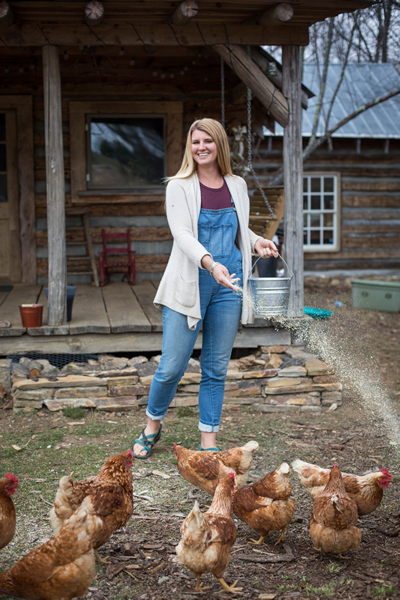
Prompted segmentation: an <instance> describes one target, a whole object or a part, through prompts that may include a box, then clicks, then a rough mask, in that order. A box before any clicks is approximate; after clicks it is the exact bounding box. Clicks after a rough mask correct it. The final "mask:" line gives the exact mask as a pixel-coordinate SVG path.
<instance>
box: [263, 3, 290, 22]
mask: <svg viewBox="0 0 400 600" xmlns="http://www.w3.org/2000/svg"><path fill="white" fill-rule="evenodd" d="M293 12H294V11H293V6H292V5H291V4H288V3H287V2H281V3H280V4H277V5H276V6H272V7H271V8H268V9H267V10H266V11H265V12H263V13H262V15H261V16H260V17H259V19H258V24H259V25H262V26H263V27H279V26H280V25H284V24H285V23H287V22H288V21H290V19H291V18H292V17H293Z"/></svg>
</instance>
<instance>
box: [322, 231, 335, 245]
mask: <svg viewBox="0 0 400 600" xmlns="http://www.w3.org/2000/svg"><path fill="white" fill-rule="evenodd" d="M323 243H324V244H333V229H324V242H323Z"/></svg>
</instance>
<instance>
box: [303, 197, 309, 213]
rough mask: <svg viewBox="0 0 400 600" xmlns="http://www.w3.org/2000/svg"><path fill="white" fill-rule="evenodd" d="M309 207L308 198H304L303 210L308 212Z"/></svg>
mask: <svg viewBox="0 0 400 600" xmlns="http://www.w3.org/2000/svg"><path fill="white" fill-rule="evenodd" d="M307 208H308V205H307V196H303V210H307Z"/></svg>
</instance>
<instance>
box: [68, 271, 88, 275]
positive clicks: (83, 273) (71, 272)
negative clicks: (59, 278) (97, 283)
mask: <svg viewBox="0 0 400 600" xmlns="http://www.w3.org/2000/svg"><path fill="white" fill-rule="evenodd" d="M67 275H68V276H69V275H93V271H68V273H67Z"/></svg>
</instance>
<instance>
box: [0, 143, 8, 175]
mask: <svg viewBox="0 0 400 600" xmlns="http://www.w3.org/2000/svg"><path fill="white" fill-rule="evenodd" d="M0 171H7V154H6V145H5V144H0Z"/></svg>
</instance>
